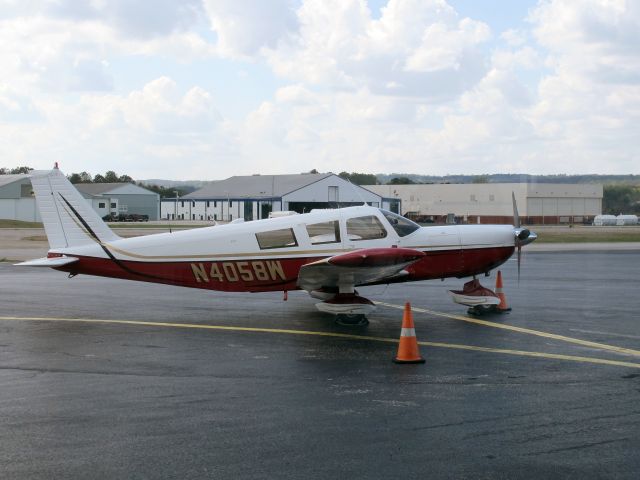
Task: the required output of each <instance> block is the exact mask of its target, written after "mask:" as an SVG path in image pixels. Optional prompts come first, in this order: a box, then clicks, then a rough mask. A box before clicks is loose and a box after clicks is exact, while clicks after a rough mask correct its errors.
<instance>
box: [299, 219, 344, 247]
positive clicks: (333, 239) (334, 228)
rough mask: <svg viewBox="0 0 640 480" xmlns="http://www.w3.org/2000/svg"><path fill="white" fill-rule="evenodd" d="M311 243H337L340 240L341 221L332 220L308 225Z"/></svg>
mask: <svg viewBox="0 0 640 480" xmlns="http://www.w3.org/2000/svg"><path fill="white" fill-rule="evenodd" d="M306 227H307V233H308V234H309V240H310V241H311V245H320V244H323V243H337V242H339V241H340V223H339V222H338V221H337V220H334V221H332V222H322V223H312V224H309V225H307V226H306Z"/></svg>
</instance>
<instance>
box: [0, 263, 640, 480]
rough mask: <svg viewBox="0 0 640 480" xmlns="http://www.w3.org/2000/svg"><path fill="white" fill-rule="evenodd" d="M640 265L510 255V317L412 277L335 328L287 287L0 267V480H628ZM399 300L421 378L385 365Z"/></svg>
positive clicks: (633, 440) (639, 389)
mask: <svg viewBox="0 0 640 480" xmlns="http://www.w3.org/2000/svg"><path fill="white" fill-rule="evenodd" d="M639 266H640V252H638V251H635V252H602V251H597V252H562V253H546V252H541V253H532V252H528V253H526V254H525V257H524V261H523V265H522V278H521V280H520V283H519V285H518V283H517V280H516V263H515V260H514V259H512V260H510V261H509V262H508V263H507V264H506V265H504V266H503V268H502V271H503V275H504V278H505V292H506V294H507V299H508V301H509V303H510V306H511V307H513V311H512V312H510V313H509V314H506V315H501V316H485V317H482V318H480V319H474V318H470V317H468V316H467V315H466V312H465V309H464V307H462V306H459V305H455V304H453V303H452V302H451V300H450V299H449V296H448V295H447V293H446V290H448V289H452V288H459V287H460V286H461V285H462V283H463V281H462V280H447V281H445V282H439V281H432V282H422V283H414V284H403V285H394V286H389V287H384V286H376V287H369V288H362V289H359V290H360V293H361V294H362V295H364V296H366V297H368V298H370V299H372V300H374V301H379V302H382V303H383V304H381V305H380V306H379V309H378V310H377V311H376V312H375V313H374V314H372V315H370V320H371V323H370V325H369V326H368V327H366V328H353V327H352V328H348V327H340V326H337V325H334V323H333V319H332V317H331V316H329V315H326V314H322V313H320V312H317V311H316V310H315V308H314V306H313V304H314V300H313V299H311V298H310V297H308V296H307V295H306V294H304V293H302V292H292V293H290V294H289V298H288V301H286V302H284V301H283V299H282V294H225V293H219V292H206V291H199V290H189V289H182V288H177V287H169V286H163V285H153V284H144V283H136V282H126V281H118V280H112V279H102V278H94V277H84V276H78V277H75V278H73V279H68V278H67V277H66V275H65V274H64V273H60V272H55V271H52V270H41V269H29V268H20V267H14V266H11V265H9V264H6V263H5V264H0V477H1V478H3V479H13V478H19V479H23V478H43V479H44V478H46V479H49V478H82V479H84V478H110V479H112V478H181V479H182V478H225V479H227V478H234V479H236V478H252V479H254V478H256V479H262V478H264V479H267V478H268V479H272V478H296V479H298V478H305V479H306V478H311V479H314V478H334V479H338V478H367V479H371V478H410V477H414V478H509V479H513V478H579V479H583V478H629V479H631V478H634V479H635V478H637V477H638V472H639V471H640V455H639V454H638V451H639V450H638V447H639V446H640V406H639V405H640V402H639V400H640V351H639V350H640V314H639V313H638V312H640V295H639V294H638V293H639V292H640V275H639ZM493 281H494V277H493V276H492V277H491V278H489V279H484V280H482V282H483V283H484V284H485V285H486V286H490V287H493V285H492V282H493ZM407 300H410V301H411V303H412V305H413V307H414V320H415V323H416V332H417V336H418V339H419V340H420V341H421V342H422V345H421V347H420V348H421V353H422V355H423V356H424V357H425V358H426V363H425V364H423V365H396V364H394V363H392V361H391V359H392V357H393V356H394V355H395V353H396V348H397V343H394V342H396V341H397V338H398V335H399V333H400V323H401V317H402V311H401V308H402V305H403V303H404V302H405V301H407ZM103 321H104V322H103ZM125 322H129V323H125ZM340 335H342V336H340ZM357 336H367V337H375V338H373V339H362V338H355V337H357Z"/></svg>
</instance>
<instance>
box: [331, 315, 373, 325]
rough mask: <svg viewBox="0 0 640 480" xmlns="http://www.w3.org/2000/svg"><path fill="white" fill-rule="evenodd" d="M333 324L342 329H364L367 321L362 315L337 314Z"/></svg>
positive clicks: (367, 323)
mask: <svg viewBox="0 0 640 480" xmlns="http://www.w3.org/2000/svg"><path fill="white" fill-rule="evenodd" d="M335 323H336V325H340V326H342V327H366V326H367V325H369V319H368V318H367V316H366V315H364V314H363V313H339V314H338V315H336V320H335Z"/></svg>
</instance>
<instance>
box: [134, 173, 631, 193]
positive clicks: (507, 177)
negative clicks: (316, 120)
mask: <svg viewBox="0 0 640 480" xmlns="http://www.w3.org/2000/svg"><path fill="white" fill-rule="evenodd" d="M375 175H376V178H377V179H378V183H379V184H381V185H384V184H387V183H388V182H390V181H391V179H392V178H400V177H406V178H408V179H410V180H411V181H412V182H414V183H600V184H604V185H640V175H596V174H583V175H530V174H526V173H492V174H484V175H443V176H438V175H419V174H416V173H376V174H375ZM138 181H139V182H140V183H144V184H146V185H158V186H160V187H164V188H174V187H178V188H181V189H183V190H185V191H186V190H188V191H194V190H198V189H199V188H202V187H204V186H206V185H209V184H211V183H213V182H216V181H218V180H166V179H156V178H152V179H149V180H138Z"/></svg>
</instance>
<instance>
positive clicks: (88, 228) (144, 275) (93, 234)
mask: <svg viewBox="0 0 640 480" xmlns="http://www.w3.org/2000/svg"><path fill="white" fill-rule="evenodd" d="M58 195H60V198H62V200H64V202H65V203H66V204H67V206H68V207H69V208H70V209H71V211H72V212H73V214H74V215H75V217H76V218H77V219H78V220H79V221H80V223H82V226H83V227H84V228H85V229H86V231H87V232H88V233H89V234H90V235H91V237H93V239H94V240H95V241H96V243H98V245H100V247H101V248H102V250H103V251H104V253H106V254H107V256H108V257H109V258H110V259H111V260H112V261H113V263H115V264H116V265H117V266H118V267H120V268H121V269H122V270H124V271H125V272H127V273H130V274H132V275H138V276H140V277H145V278H152V279H154V280H165V281H166V280H168V279H167V278H162V277H158V276H155V275H148V274H146V273H141V272H136V271H135V270H132V269H131V268H129V267H127V266H126V265H125V264H124V263H122V262H121V261H120V260H118V259H117V258H116V257H115V256H114V255H113V253H111V251H109V249H108V248H107V246H106V245H105V244H104V243H102V241H101V240H100V238H98V235H96V233H95V232H94V231H93V230H92V229H91V227H90V226H89V224H88V223H87V222H85V220H84V219H83V218H82V217H81V216H80V214H79V213H78V212H77V211H76V209H75V208H73V205H71V204H70V203H69V202H68V201H67V199H66V198H64V196H63V195H62V194H61V193H60V192H58ZM72 218H73V217H72ZM74 220H75V219H74Z"/></svg>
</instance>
